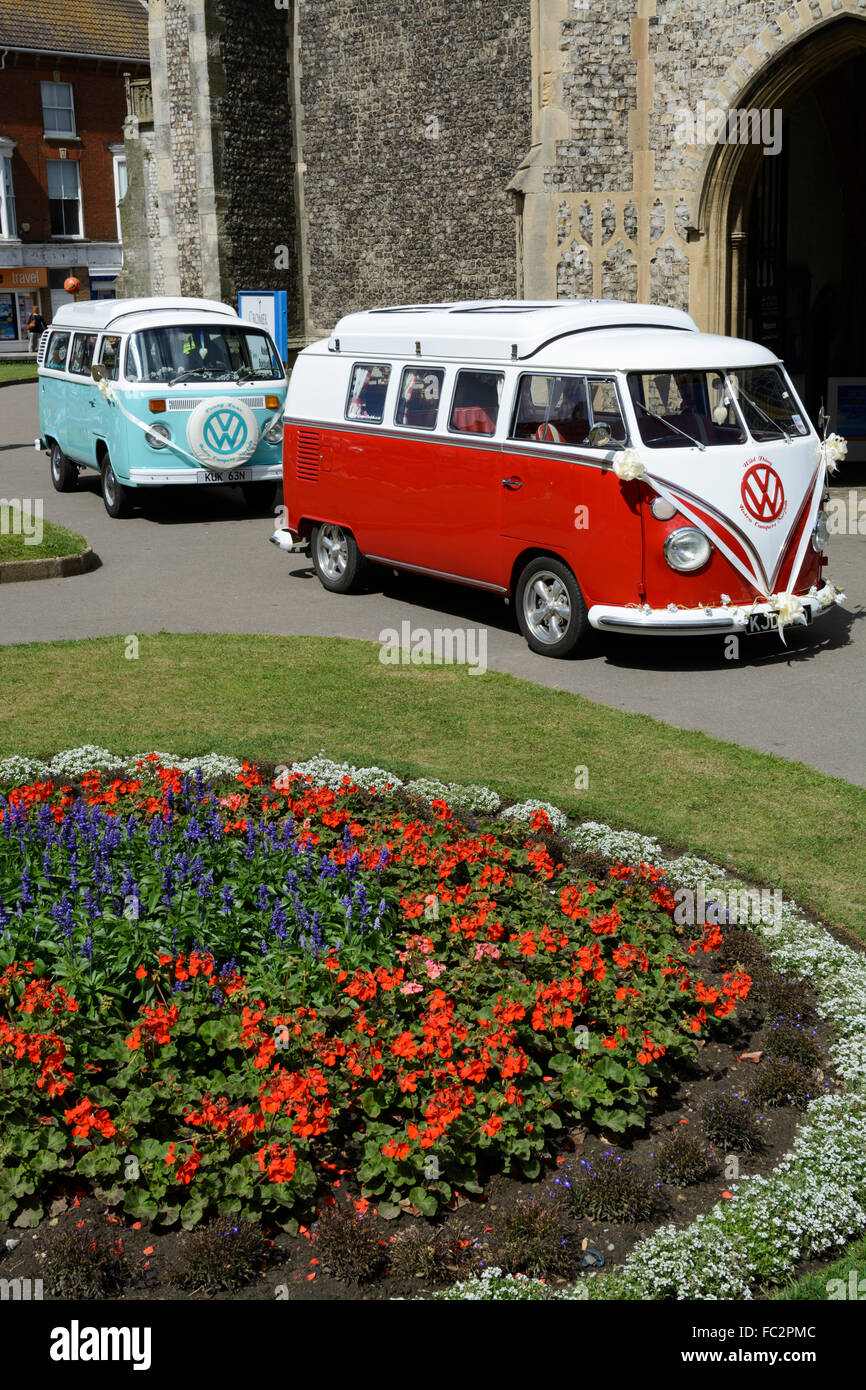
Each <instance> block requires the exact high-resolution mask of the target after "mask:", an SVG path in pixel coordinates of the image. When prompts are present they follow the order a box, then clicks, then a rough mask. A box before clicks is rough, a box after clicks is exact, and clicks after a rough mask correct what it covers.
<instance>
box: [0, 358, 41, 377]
mask: <svg viewBox="0 0 866 1390" xmlns="http://www.w3.org/2000/svg"><path fill="white" fill-rule="evenodd" d="M22 377H32V378H33V380H34V381H35V380H36V363H35V362H0V381H18V380H20V379H21V378H22Z"/></svg>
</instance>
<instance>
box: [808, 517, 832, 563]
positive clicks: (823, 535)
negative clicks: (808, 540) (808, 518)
mask: <svg viewBox="0 0 866 1390" xmlns="http://www.w3.org/2000/svg"><path fill="white" fill-rule="evenodd" d="M829 539H830V526H829V523H828V521H827V513H826V512H819V513H818V519H817V521H816V522H815V529H814V531H813V532H812V549H813V550H816V551H817V552H818V554H819V555H820V553H821V551H822V550H824V549H825V548H826V545H827V542H828V540H829Z"/></svg>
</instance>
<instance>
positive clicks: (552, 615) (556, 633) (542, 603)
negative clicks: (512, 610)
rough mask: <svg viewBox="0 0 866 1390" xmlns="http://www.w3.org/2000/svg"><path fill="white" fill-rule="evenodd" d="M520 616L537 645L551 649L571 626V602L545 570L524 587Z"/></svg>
mask: <svg viewBox="0 0 866 1390" xmlns="http://www.w3.org/2000/svg"><path fill="white" fill-rule="evenodd" d="M523 616H524V618H525V619H526V626H527V627H528V628H529V631H530V632H531V633H532V635H533V637H534V638H535V639H536V641H538V642H544V643H546V644H547V645H548V646H553V645H554V644H555V643H556V642H559V641H560V640H561V639H562V638H563V637H564V636H565V634H566V633H567V631H568V629H569V626H570V624H571V599H570V597H569V593H568V590H567V589H566V587H565V585H564V584H563V582H562V580H561V579H560V578H559V575H557V574H551V573H550V572H549V571H547V570H545V571H542V573H540V574H537V575H536V576H535V578H534V579H533V580H531V581H530V583H529V584H527V586H526V589H525V590H524V594H523Z"/></svg>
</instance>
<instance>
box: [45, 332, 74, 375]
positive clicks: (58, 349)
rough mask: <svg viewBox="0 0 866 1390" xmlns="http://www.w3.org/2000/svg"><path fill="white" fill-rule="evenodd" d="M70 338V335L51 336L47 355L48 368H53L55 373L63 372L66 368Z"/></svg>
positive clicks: (54, 334)
mask: <svg viewBox="0 0 866 1390" xmlns="http://www.w3.org/2000/svg"><path fill="white" fill-rule="evenodd" d="M69 337H70V335H69V334H68V333H52V334H51V341H50V343H49V344H48V351H47V352H46V354H45V365H46V367H51V368H52V369H53V370H54V371H55V372H62V371H63V369H64V368H65V366H66V354H67V352H68V351H69Z"/></svg>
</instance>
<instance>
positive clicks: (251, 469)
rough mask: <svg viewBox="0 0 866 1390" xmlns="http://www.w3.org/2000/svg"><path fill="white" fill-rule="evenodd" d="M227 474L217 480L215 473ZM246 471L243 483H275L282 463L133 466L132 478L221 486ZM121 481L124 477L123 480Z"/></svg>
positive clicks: (147, 483) (141, 482)
mask: <svg viewBox="0 0 866 1390" xmlns="http://www.w3.org/2000/svg"><path fill="white" fill-rule="evenodd" d="M217 471H219V472H221V473H223V474H224V476H223V477H221V478H220V479H219V481H215V480H214V478H213V476H212V475H213V474H214V473H215V472H217ZM237 473H245V474H247V475H248V477H246V478H244V480H243V481H244V482H250V483H270V482H273V483H276V482H279V480H280V479H281V478H282V476H283V465H282V463H281V462H280V463H265V464H261V463H258V464H251V463H246V464H241V465H240V467H239V468H226V469H221V470H217V469H210V468H130V470H129V481H130V484H131V485H132V486H133V487H167V486H170V485H171V484H176V485H179V486H183V487H187V486H189V484H190V483H207V485H208V486H210V487H219V485H220V483H223V484H224V485H228V486H230V485H231V483H232V474H237ZM121 481H122V480H121Z"/></svg>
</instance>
